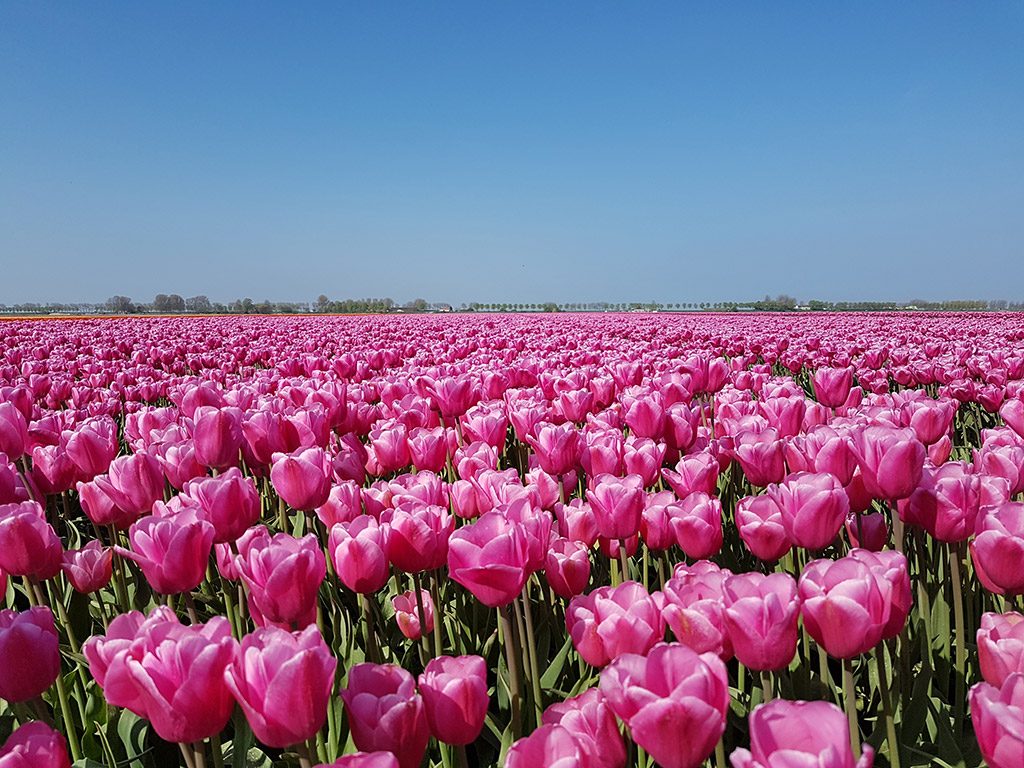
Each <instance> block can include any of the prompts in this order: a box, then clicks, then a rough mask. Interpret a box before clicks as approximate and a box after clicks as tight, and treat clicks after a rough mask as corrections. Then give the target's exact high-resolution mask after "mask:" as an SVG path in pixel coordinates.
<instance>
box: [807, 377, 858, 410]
mask: <svg viewBox="0 0 1024 768" xmlns="http://www.w3.org/2000/svg"><path fill="white" fill-rule="evenodd" d="M811 385H812V386H813V387H814V396H815V398H817V400H818V402H819V403H821V404H822V405H824V406H827V407H829V408H838V407H839V406H841V405H843V403H845V402H846V398H847V397H849V396H850V390H851V389H852V388H853V369H852V368H818V369H817V370H816V371H815V372H814V375H813V376H812V377H811Z"/></svg>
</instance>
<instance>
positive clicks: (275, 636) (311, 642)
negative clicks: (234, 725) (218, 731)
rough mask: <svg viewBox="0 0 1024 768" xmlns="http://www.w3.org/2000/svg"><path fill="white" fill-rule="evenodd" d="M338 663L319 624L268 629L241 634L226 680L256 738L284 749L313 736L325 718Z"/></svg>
mask: <svg viewBox="0 0 1024 768" xmlns="http://www.w3.org/2000/svg"><path fill="white" fill-rule="evenodd" d="M337 666H338V662H337V659H335V658H334V657H333V656H332V655H331V650H330V648H328V647H327V644H326V643H325V642H324V639H323V637H322V636H321V635H320V630H319V629H317V627H316V626H315V625H312V626H308V627H306V628H305V629H304V630H302V631H301V632H288V631H286V630H283V629H279V628H277V627H264V628H262V629H257V630H256V631H255V632H253V633H252V634H249V635H246V636H245V637H243V638H242V644H241V650H240V651H239V653H238V656H237V658H236V659H235V660H234V661H233V662H232V663H231V665H230V666H229V667H228V668H227V671H226V673H225V675H224V679H225V682H226V683H227V687H228V688H229V689H230V690H231V695H232V696H234V697H235V700H236V701H237V702H238V703H239V705H240V706H241V707H242V711H243V712H244V713H245V718H246V720H248V721H249V725H250V726H251V728H252V732H253V734H254V735H255V736H256V738H257V739H259V740H260V741H261V742H262V743H264V744H266V745H267V746H268V747H275V748H278V749H282V748H284V747H288V746H291V745H292V744H301V743H303V742H305V741H306V740H307V739H311V738H313V736H315V735H316V733H317V731H319V730H320V729H321V728H323V726H324V723H325V722H327V707H328V706H329V704H330V698H331V689H332V688H333V687H334V673H335V670H336V669H337Z"/></svg>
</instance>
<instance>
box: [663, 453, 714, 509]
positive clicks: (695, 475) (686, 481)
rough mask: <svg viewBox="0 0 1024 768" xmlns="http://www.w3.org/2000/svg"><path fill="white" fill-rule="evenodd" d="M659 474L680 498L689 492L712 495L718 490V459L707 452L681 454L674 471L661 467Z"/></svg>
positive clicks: (683, 497)
mask: <svg viewBox="0 0 1024 768" xmlns="http://www.w3.org/2000/svg"><path fill="white" fill-rule="evenodd" d="M661 476H662V477H664V478H665V482H666V483H668V484H669V486H670V487H671V488H672V490H673V491H675V492H676V496H678V497H679V498H681V499H685V498H686V497H687V496H689V495H690V494H691V493H706V494H707V495H708V496H713V495H715V494H716V493H717V490H718V460H717V459H716V458H715V457H714V456H712V455H711V454H710V453H707V452H702V453H694V454H691V455H689V456H683V457H682V458H681V459H679V462H678V463H677V464H676V468H675V471H672V470H671V469H663V470H661Z"/></svg>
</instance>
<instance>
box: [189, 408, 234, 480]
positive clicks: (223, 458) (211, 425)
mask: <svg viewBox="0 0 1024 768" xmlns="http://www.w3.org/2000/svg"><path fill="white" fill-rule="evenodd" d="M192 420H193V422H194V425H193V427H192V439H193V441H194V444H195V451H196V460H197V461H198V462H199V463H200V464H202V465H203V466H204V467H212V468H213V469H227V468H228V467H233V466H235V465H236V464H238V459H239V450H240V449H241V447H242V412H241V411H240V410H239V409H238V408H215V407H213V406H202V407H200V408H197V409H196V411H195V413H194V414H193V415H192Z"/></svg>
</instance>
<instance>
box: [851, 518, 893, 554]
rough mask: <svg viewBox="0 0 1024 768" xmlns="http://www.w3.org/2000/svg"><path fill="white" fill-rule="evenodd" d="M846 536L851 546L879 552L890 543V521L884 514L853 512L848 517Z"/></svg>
mask: <svg viewBox="0 0 1024 768" xmlns="http://www.w3.org/2000/svg"><path fill="white" fill-rule="evenodd" d="M846 535H847V537H848V538H849V539H850V545H851V546H854V547H860V548H862V549H867V550H870V551H871V552H878V551H880V550H882V549H885V545H886V544H888V543H889V521H888V520H886V518H885V514H884V513H882V512H872V513H871V514H870V515H863V514H857V513H855V512H851V513H850V514H848V515H847V516H846Z"/></svg>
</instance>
